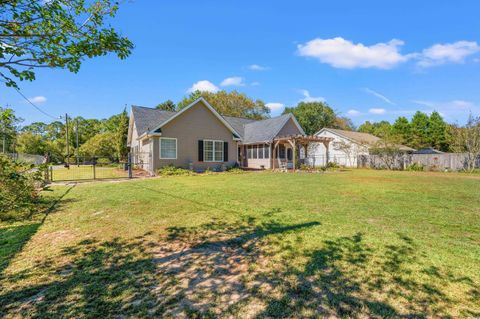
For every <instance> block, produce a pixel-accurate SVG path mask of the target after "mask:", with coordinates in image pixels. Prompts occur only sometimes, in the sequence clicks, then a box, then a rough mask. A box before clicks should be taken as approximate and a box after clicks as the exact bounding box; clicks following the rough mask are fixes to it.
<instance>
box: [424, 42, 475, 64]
mask: <svg viewBox="0 0 480 319" xmlns="http://www.w3.org/2000/svg"><path fill="white" fill-rule="evenodd" d="M477 52H480V46H479V45H478V44H477V42H474V41H457V42H454V43H445V44H435V45H432V46H431V47H429V48H427V49H424V50H423V51H422V53H421V54H419V55H418V59H419V61H418V62H417V65H418V66H420V67H431V66H435V65H440V64H445V63H463V62H465V58H466V57H468V56H469V55H472V54H475V53H477Z"/></svg>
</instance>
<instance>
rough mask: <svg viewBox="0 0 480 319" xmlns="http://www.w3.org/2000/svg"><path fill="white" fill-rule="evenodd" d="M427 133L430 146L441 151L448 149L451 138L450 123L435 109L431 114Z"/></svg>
mask: <svg viewBox="0 0 480 319" xmlns="http://www.w3.org/2000/svg"><path fill="white" fill-rule="evenodd" d="M427 134H428V143H429V144H430V146H432V147H433V148H436V149H438V150H441V151H448V148H449V147H448V145H449V140H450V137H449V134H448V124H447V123H445V121H444V120H443V118H442V116H441V115H440V113H438V112H436V111H434V112H432V114H430V117H429V119H428V128H427Z"/></svg>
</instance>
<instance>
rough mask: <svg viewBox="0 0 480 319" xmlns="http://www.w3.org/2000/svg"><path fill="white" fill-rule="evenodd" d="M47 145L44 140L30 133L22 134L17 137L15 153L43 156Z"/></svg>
mask: <svg viewBox="0 0 480 319" xmlns="http://www.w3.org/2000/svg"><path fill="white" fill-rule="evenodd" d="M47 151H48V145H47V142H46V141H45V139H44V138H43V137H42V136H41V135H39V134H34V133H31V132H24V133H21V134H19V135H18V137H17V152H19V153H25V154H36V155H45V153H47Z"/></svg>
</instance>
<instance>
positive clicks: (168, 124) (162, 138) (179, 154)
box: [127, 98, 330, 173]
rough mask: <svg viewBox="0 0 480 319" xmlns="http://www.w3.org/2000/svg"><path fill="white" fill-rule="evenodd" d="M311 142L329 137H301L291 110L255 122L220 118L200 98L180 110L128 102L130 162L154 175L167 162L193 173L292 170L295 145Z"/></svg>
mask: <svg viewBox="0 0 480 319" xmlns="http://www.w3.org/2000/svg"><path fill="white" fill-rule="evenodd" d="M312 140H313V141H316V142H321V143H324V144H325V145H328V143H329V141H330V139H329V138H323V137H314V136H305V133H304V131H303V129H302V127H301V126H300V125H299V124H298V122H297V120H296V119H295V117H294V116H293V115H292V114H286V115H281V116H278V117H274V118H269V119H265V120H258V121H257V120H252V119H246V118H239V117H230V116H222V115H221V114H219V113H218V112H217V111H216V110H215V108H214V107H213V106H211V105H210V104H209V103H208V102H207V101H206V100H205V99H203V98H199V99H197V100H196V101H194V102H193V103H192V104H190V105H188V106H187V107H185V108H183V109H182V110H180V111H178V112H170V111H162V110H158V109H154V108H148V107H140V106H132V112H131V114H130V123H129V129H128V141H127V144H128V146H129V147H130V152H131V154H132V157H133V162H134V163H136V165H137V166H141V167H143V168H144V169H146V170H148V171H150V172H152V173H154V172H155V171H156V170H157V169H158V168H161V167H163V166H167V165H173V166H176V167H183V168H188V169H192V170H195V171H203V170H206V169H212V170H222V169H225V168H226V167H229V166H235V165H238V166H240V167H244V168H253V169H263V168H265V169H269V168H280V167H285V168H293V167H294V166H295V165H296V164H298V163H299V161H300V159H297V158H296V156H297V154H299V153H300V152H299V149H300V148H302V147H303V149H306V148H307V146H308V143H309V142H310V141H312ZM294 150H297V151H296V152H295V151H294ZM305 152H306V151H304V153H305Z"/></svg>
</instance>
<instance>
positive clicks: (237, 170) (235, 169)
mask: <svg viewBox="0 0 480 319" xmlns="http://www.w3.org/2000/svg"><path fill="white" fill-rule="evenodd" d="M225 172H227V173H230V174H243V173H245V171H244V170H243V169H241V168H240V167H235V166H231V167H227V170H226V171H225Z"/></svg>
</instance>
